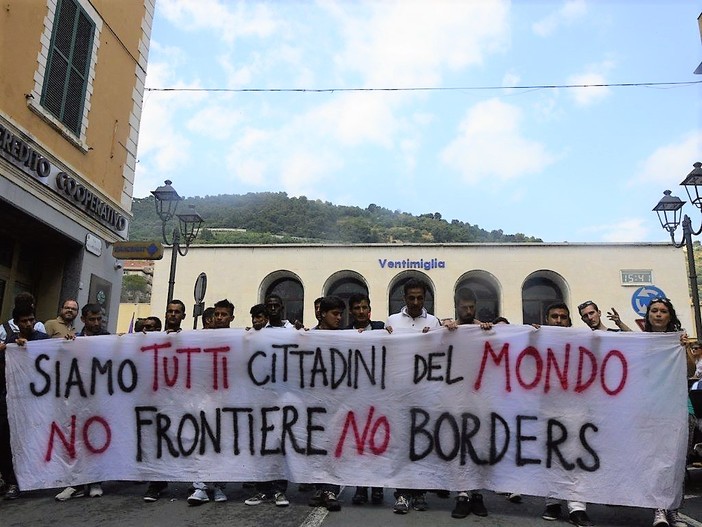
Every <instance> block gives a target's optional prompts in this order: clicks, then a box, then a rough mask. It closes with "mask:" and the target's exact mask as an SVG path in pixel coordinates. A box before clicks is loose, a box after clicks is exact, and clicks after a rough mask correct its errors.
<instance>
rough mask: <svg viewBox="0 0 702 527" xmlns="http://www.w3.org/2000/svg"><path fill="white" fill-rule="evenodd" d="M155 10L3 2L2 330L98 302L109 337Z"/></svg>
mask: <svg viewBox="0 0 702 527" xmlns="http://www.w3.org/2000/svg"><path fill="white" fill-rule="evenodd" d="M154 1H155V0H120V1H119V2H115V1H113V0H32V1H27V0H6V1H5V2H3V5H2V9H1V10H0V35H1V36H2V40H1V41H2V43H3V52H2V75H0V319H2V320H7V319H8V318H10V317H11V316H12V308H13V300H14V297H15V295H16V294H17V293H19V292H22V291H28V292H31V293H32V294H34V296H35V298H36V308H37V317H38V318H39V319H40V320H46V319H49V318H54V317H55V316H56V313H57V308H58V307H59V305H60V302H61V301H62V299H64V298H68V297H70V298H75V299H77V300H78V302H79V304H80V305H81V306H82V305H84V304H86V303H88V302H97V303H99V304H100V305H101V306H102V307H103V309H104V312H105V315H106V318H107V319H108V324H107V326H108V329H110V330H114V329H115V327H116V320H117V316H116V313H117V309H118V304H119V292H120V288H121V280H122V271H121V264H120V263H119V262H117V261H116V260H115V259H114V258H113V257H112V254H111V252H112V251H111V246H112V244H114V243H115V242H117V241H121V240H125V239H126V238H127V233H128V229H129V222H130V219H131V203H132V188H133V183H134V169H135V166H136V155H137V141H138V135H139V122H140V118H141V105H142V99H143V94H144V81H145V78H146V64H147V58H148V51H149V40H150V35H151V25H152V20H153V15H154Z"/></svg>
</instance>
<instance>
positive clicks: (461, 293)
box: [453, 287, 478, 304]
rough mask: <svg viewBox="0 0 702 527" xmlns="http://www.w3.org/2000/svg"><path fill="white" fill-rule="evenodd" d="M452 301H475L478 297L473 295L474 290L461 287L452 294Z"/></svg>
mask: <svg viewBox="0 0 702 527" xmlns="http://www.w3.org/2000/svg"><path fill="white" fill-rule="evenodd" d="M453 301H454V303H456V304H458V303H459V302H477V301H478V297H477V296H475V292H474V291H473V290H472V289H471V288H470V287H461V288H460V289H459V290H458V291H456V294H455V295H454V296H453Z"/></svg>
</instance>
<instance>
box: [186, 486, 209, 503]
mask: <svg viewBox="0 0 702 527" xmlns="http://www.w3.org/2000/svg"><path fill="white" fill-rule="evenodd" d="M208 501H210V497H209V496H208V495H207V491H206V490H203V489H195V491H194V492H193V493H192V494H191V495H190V496H188V505H202V504H203V503H207V502H208Z"/></svg>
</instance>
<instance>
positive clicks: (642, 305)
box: [631, 285, 665, 317]
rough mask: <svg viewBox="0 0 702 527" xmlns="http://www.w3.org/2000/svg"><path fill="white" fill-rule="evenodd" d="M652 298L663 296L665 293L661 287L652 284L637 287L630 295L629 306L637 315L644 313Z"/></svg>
mask: <svg viewBox="0 0 702 527" xmlns="http://www.w3.org/2000/svg"><path fill="white" fill-rule="evenodd" d="M654 298H665V293H664V292H663V290H662V289H659V288H658V287H656V286H654V285H646V286H643V287H639V288H638V289H637V290H636V291H634V294H632V295H631V307H633V308H634V311H635V312H636V313H637V314H638V315H639V316H642V317H643V316H644V315H646V308H647V307H648V304H650V303H651V300H653V299H654Z"/></svg>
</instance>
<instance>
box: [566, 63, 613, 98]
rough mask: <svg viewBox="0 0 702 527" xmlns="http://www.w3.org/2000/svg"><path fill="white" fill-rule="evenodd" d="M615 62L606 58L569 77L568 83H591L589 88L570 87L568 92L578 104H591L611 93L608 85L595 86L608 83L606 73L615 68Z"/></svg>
mask: <svg viewBox="0 0 702 527" xmlns="http://www.w3.org/2000/svg"><path fill="white" fill-rule="evenodd" d="M614 66H615V64H614V62H613V61H611V60H605V61H602V62H599V63H597V64H590V65H588V66H587V67H586V68H585V71H583V72H582V73H576V74H574V75H571V76H570V77H568V79H567V84H576V85H589V86H588V87H587V88H570V89H569V90H568V94H569V95H570V96H571V97H573V99H574V100H575V104H577V105H578V106H590V105H591V104H594V103H596V102H599V101H601V100H603V99H605V98H606V97H608V96H609V95H610V94H611V90H610V88H608V87H607V86H594V85H596V84H598V85H602V84H607V79H606V77H605V74H606V73H608V72H609V71H610V70H612V69H613V68H614Z"/></svg>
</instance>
